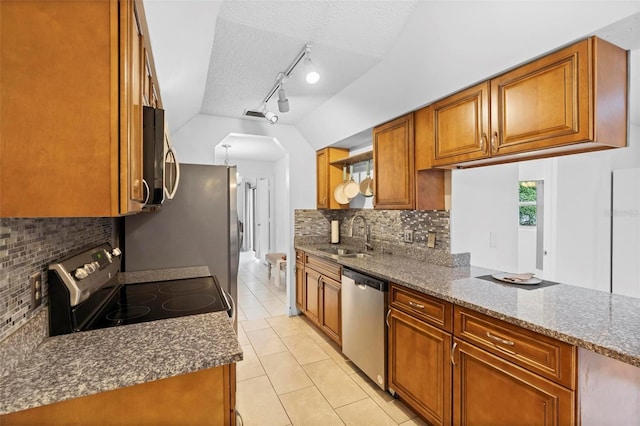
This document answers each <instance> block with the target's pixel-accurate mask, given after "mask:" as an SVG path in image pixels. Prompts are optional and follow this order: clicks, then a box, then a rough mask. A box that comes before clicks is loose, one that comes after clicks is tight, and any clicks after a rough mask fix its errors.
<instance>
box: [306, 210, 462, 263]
mask: <svg viewBox="0 0 640 426" xmlns="http://www.w3.org/2000/svg"><path fill="white" fill-rule="evenodd" d="M355 215H360V216H363V217H364V218H365V219H366V221H367V224H368V225H369V226H370V228H371V242H372V244H373V246H374V249H376V250H378V249H379V248H381V247H384V249H385V250H388V251H391V252H392V253H395V254H399V255H406V256H409V257H412V258H415V259H419V260H423V261H427V262H432V263H436V264H440V265H446V266H462V265H468V264H469V260H470V256H469V254H468V253H454V254H452V253H450V247H451V246H450V227H449V211H448V210H374V209H349V210H296V211H295V224H294V227H295V236H296V241H297V243H298V244H324V243H327V244H328V243H330V233H331V232H330V229H331V220H339V221H340V242H341V243H343V244H348V245H356V246H357V245H359V244H363V243H364V227H363V224H362V221H361V220H356V221H355V222H354V226H353V237H351V238H350V237H348V235H349V228H350V226H351V220H352V219H353V217H354V216H355ZM407 229H410V230H413V238H414V242H413V243H405V242H404V231H405V230H407ZM430 232H433V233H435V235H436V245H435V248H429V247H427V237H428V234H429V233H430Z"/></svg>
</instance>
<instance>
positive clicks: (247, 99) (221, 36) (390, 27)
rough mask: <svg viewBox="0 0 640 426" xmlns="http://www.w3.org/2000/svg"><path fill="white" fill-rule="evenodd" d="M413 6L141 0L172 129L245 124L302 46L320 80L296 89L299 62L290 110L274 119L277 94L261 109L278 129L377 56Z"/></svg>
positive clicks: (408, 0)
mask: <svg viewBox="0 0 640 426" xmlns="http://www.w3.org/2000/svg"><path fill="white" fill-rule="evenodd" d="M414 4H415V0H400V1H398V0H393V1H388V0H387V1H223V2H218V1H193V0H191V1H154V0H146V1H145V10H146V13H147V19H148V21H149V32H150V33H151V40H152V48H153V51H154V56H155V61H156V68H157V71H158V74H159V80H160V85H161V90H162V96H163V100H164V103H165V106H166V108H167V109H168V110H169V116H170V117H171V119H172V120H173V122H172V123H171V126H172V129H177V128H180V127H181V126H182V125H184V124H185V123H186V122H187V121H188V120H190V119H191V118H192V117H193V116H194V115H195V114H198V113H202V114H211V115H218V116H223V117H238V118H240V117H244V116H243V113H244V112H245V110H253V109H256V108H257V107H258V106H259V105H260V104H261V102H262V100H263V99H264V98H265V96H266V95H267V94H268V93H269V91H270V89H271V88H272V87H273V86H274V84H275V83H276V77H277V75H278V73H280V72H284V71H285V70H286V69H287V67H288V66H289V65H290V64H291V63H292V61H293V60H294V58H295V57H296V55H297V54H298V52H300V50H301V49H302V48H303V47H304V45H305V44H306V43H308V42H310V43H311V44H312V50H311V57H312V59H313V62H314V65H315V66H316V67H317V68H318V69H319V71H320V73H321V79H320V81H319V82H318V83H317V84H315V85H309V84H307V83H306V82H304V81H303V79H302V77H303V76H302V68H303V67H302V64H300V65H298V66H297V67H296V68H295V69H294V72H293V73H292V75H291V77H290V78H289V79H288V81H287V82H286V84H285V90H286V93H287V98H288V99H289V104H290V111H289V112H287V113H279V112H278V107H277V103H276V100H277V96H274V97H273V98H272V99H271V101H270V102H269V103H268V105H267V107H268V109H269V110H271V111H274V112H276V113H277V114H278V116H279V123H284V124H295V123H297V122H298V121H299V120H300V119H301V118H303V117H305V116H307V115H308V114H310V113H311V112H312V111H313V110H314V109H316V108H317V107H318V106H319V105H321V104H322V103H323V102H325V101H326V100H327V99H329V98H330V97H331V96H333V95H335V94H336V93H338V92H339V91H341V90H342V89H343V88H344V87H346V86H347V85H348V84H350V83H351V82H353V81H354V80H355V79H357V78H359V77H360V76H362V75H363V74H365V73H366V72H367V71H368V70H369V69H370V68H371V67H372V66H374V65H375V64H376V63H378V62H379V61H380V60H381V59H382V58H383V56H384V55H385V54H386V53H387V51H388V50H389V49H390V47H391V46H392V45H393V43H394V41H395V40H396V38H397V36H398V34H399V32H400V31H401V30H402V28H403V27H404V24H405V21H406V19H407V17H408V16H409V14H410V13H411V10H412V7H413V6H414ZM178 46H180V47H179V48H178ZM249 119H251V118H249ZM254 119H255V118H254Z"/></svg>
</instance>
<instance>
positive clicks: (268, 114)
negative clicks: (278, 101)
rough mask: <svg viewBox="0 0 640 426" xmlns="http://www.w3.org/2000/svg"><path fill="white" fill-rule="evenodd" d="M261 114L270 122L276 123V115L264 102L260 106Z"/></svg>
mask: <svg viewBox="0 0 640 426" xmlns="http://www.w3.org/2000/svg"><path fill="white" fill-rule="evenodd" d="M262 115H264V118H266V119H267V121H268V122H269V123H271V124H276V123H277V122H278V116H277V115H275V114H274V113H273V112H271V111H269V110H268V109H267V105H266V104H264V105H263V106H262Z"/></svg>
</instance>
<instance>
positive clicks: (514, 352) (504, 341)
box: [454, 306, 577, 390]
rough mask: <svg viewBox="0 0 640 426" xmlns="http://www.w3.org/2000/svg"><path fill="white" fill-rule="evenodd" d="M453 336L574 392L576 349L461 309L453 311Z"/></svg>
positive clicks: (457, 308)
mask: <svg viewBox="0 0 640 426" xmlns="http://www.w3.org/2000/svg"><path fill="white" fill-rule="evenodd" d="M454 334H455V335H456V336H457V337H460V338H462V339H464V340H466V341H468V342H470V343H473V344H474V345H476V346H479V347H481V348H484V349H486V350H488V351H489V352H491V353H493V354H496V355H498V356H500V357H502V358H504V359H507V360H509V361H511V362H513V363H515V364H517V365H519V366H521V367H524V368H526V369H527V370H529V371H533V372H536V373H538V374H540V375H541V376H543V377H546V378H548V379H550V380H553V381H554V382H556V383H558V384H561V385H563V386H565V387H567V388H569V389H574V390H575V387H576V376H575V370H576V365H577V364H576V363H577V356H576V348H575V346H572V345H569V344H567V343H563V342H560V341H558V340H556V339H553V338H551V337H547V336H543V335H541V334H538V333H536V332H533V331H529V330H525V329H523V328H521V327H518V326H515V325H512V324H508V323H506V322H504V321H500V320H498V319H495V318H491V317H488V316H486V315H483V314H480V313H477V312H474V311H472V310H469V309H465V308H461V307H459V306H456V307H455V309H454Z"/></svg>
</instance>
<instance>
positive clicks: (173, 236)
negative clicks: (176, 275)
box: [122, 164, 239, 300]
mask: <svg viewBox="0 0 640 426" xmlns="http://www.w3.org/2000/svg"><path fill="white" fill-rule="evenodd" d="M180 174H181V177H180V191H178V192H177V193H176V195H175V197H174V198H173V200H171V201H168V202H166V203H165V204H164V205H163V206H162V207H161V208H160V209H159V210H158V211H156V212H151V213H141V214H137V215H133V216H127V217H126V218H125V219H124V225H123V238H122V241H123V243H124V245H123V251H124V266H123V269H124V270H125V271H127V272H131V271H143V270H150V269H164V268H175V267H184V266H200V265H206V266H208V267H209V271H210V272H211V274H212V275H215V276H216V277H218V280H219V281H220V285H221V286H222V288H223V289H224V290H226V291H227V292H228V293H230V294H231V296H232V298H233V300H237V293H238V290H237V277H238V260H239V244H238V243H239V235H238V233H239V230H238V211H237V200H236V168H235V167H228V166H212V165H198V164H181V166H180Z"/></svg>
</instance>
